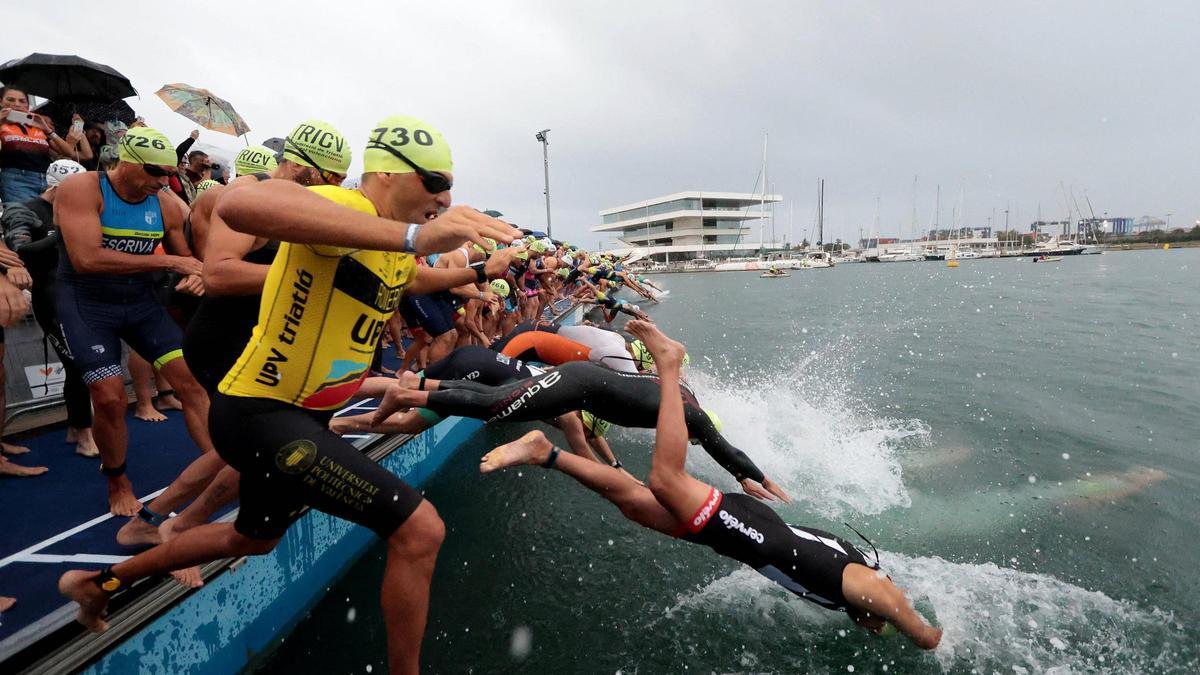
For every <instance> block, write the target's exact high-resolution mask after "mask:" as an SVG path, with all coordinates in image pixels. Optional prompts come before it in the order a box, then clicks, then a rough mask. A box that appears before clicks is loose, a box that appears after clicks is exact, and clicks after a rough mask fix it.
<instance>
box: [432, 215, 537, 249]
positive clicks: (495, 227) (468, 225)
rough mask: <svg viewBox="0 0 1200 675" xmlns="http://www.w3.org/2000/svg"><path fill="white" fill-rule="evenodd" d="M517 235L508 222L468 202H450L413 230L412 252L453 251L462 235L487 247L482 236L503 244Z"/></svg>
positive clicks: (459, 242) (519, 234) (515, 229)
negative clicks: (447, 206)
mask: <svg viewBox="0 0 1200 675" xmlns="http://www.w3.org/2000/svg"><path fill="white" fill-rule="evenodd" d="M520 236H521V232H520V231H519V230H517V228H515V227H513V226H512V225H509V224H508V223H504V222H502V221H499V220H496V219H495V218H492V217H491V216H485V215H483V214H482V213H480V212H478V211H476V210H475V209H473V208H471V207H469V206H451V207H450V208H449V209H447V210H446V211H445V212H444V213H442V214H441V215H440V216H438V217H437V218H434V219H433V220H431V221H429V222H427V223H425V224H424V225H422V226H421V227H420V229H419V230H417V245H416V249H417V250H416V251H415V253H416V254H417V255H429V254H431V253H445V252H447V251H453V250H454V249H455V248H456V247H458V246H459V245H461V244H462V242H463V240H464V239H469V240H471V241H472V242H474V243H476V244H479V245H480V246H482V247H483V248H484V249H486V250H491V248H490V247H491V244H490V243H488V242H487V241H485V239H484V238H485V237H490V238H492V239H495V240H496V241H500V242H503V243H505V244H507V243H509V242H511V241H512V240H514V239H516V238H518V237H520Z"/></svg>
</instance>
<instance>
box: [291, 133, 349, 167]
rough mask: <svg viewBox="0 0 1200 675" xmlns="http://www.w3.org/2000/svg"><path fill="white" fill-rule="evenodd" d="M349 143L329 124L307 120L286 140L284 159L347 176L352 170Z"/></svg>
mask: <svg viewBox="0 0 1200 675" xmlns="http://www.w3.org/2000/svg"><path fill="white" fill-rule="evenodd" d="M350 157H351V153H350V144H349V143H347V142H346V138H345V137H344V136H342V134H341V132H339V131H338V130H337V129H335V128H334V127H333V125H332V124H330V123H329V122H322V121H321V120H305V121H303V122H301V123H300V124H297V125H296V128H295V129H292V133H290V134H288V135H287V138H286V139H284V141H283V158H284V159H286V160H288V161H290V162H295V163H296V164H300V165H302V166H311V167H312V168H314V169H319V170H321V171H328V172H329V173H336V174H338V175H339V176H345V175H346V172H348V171H349V170H350Z"/></svg>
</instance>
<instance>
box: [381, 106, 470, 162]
mask: <svg viewBox="0 0 1200 675" xmlns="http://www.w3.org/2000/svg"><path fill="white" fill-rule="evenodd" d="M387 147H391V148H394V149H396V150H397V151H399V152H400V153H401V154H402V155H404V156H405V157H407V158H408V159H409V161H411V162H412V163H413V164H416V165H417V166H419V167H421V168H422V169H425V170H426V171H442V172H446V173H449V172H451V171H454V161H453V160H452V159H451V158H450V145H449V144H448V143H446V139H445V138H444V137H443V136H442V133H441V132H440V131H438V130H437V129H434V128H433V127H431V126H429V124H427V123H425V122H422V121H421V120H419V119H417V118H415V117H409V116H407V115H392V116H391V117H385V118H384V119H382V120H380V121H379V122H378V123H377V124H376V125H375V128H374V129H373V130H372V131H371V138H370V140H368V141H367V149H366V151H364V152H363V172H364V173H413V171H414V170H413V168H412V167H411V166H409V165H408V164H406V163H405V162H404V160H402V159H400V158H399V157H397V156H395V155H393V154H392V153H390V152H388V150H387V149H386V148H387Z"/></svg>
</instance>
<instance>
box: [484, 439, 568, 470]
mask: <svg viewBox="0 0 1200 675" xmlns="http://www.w3.org/2000/svg"><path fill="white" fill-rule="evenodd" d="M553 447H554V446H553V445H552V444H551V443H550V440H549V439H547V438H546V434H543V433H542V432H541V431H536V430H535V431H531V432H529V433H527V434H525V435H524V436H522V437H520V438H518V439H517V440H515V441H513V442H511V443H505V444H504V445H501V446H498V447H496V448H494V449H493V450H492V451H491V452H489V453H488V454H486V455H484V456H483V458H482V459H480V460H479V473H491V472H493V471H499V470H500V469H506V468H508V467H510V466H517V465H518V464H541V463H543V462H545V461H546V460H547V459H548V458H549V457H550V450H551V449H552V448H553Z"/></svg>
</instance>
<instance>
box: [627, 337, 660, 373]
mask: <svg viewBox="0 0 1200 675" xmlns="http://www.w3.org/2000/svg"><path fill="white" fill-rule="evenodd" d="M629 349H630V351H632V352H633V360H634V361H636V362H637V364H638V367H639V368H641V369H642V370H649V369H650V366H652V365H654V356H653V355H652V354H651V353H650V350H649V349H647V348H646V343H645V342H642V341H641V340H634V341H633V342H630V343H629Z"/></svg>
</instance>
